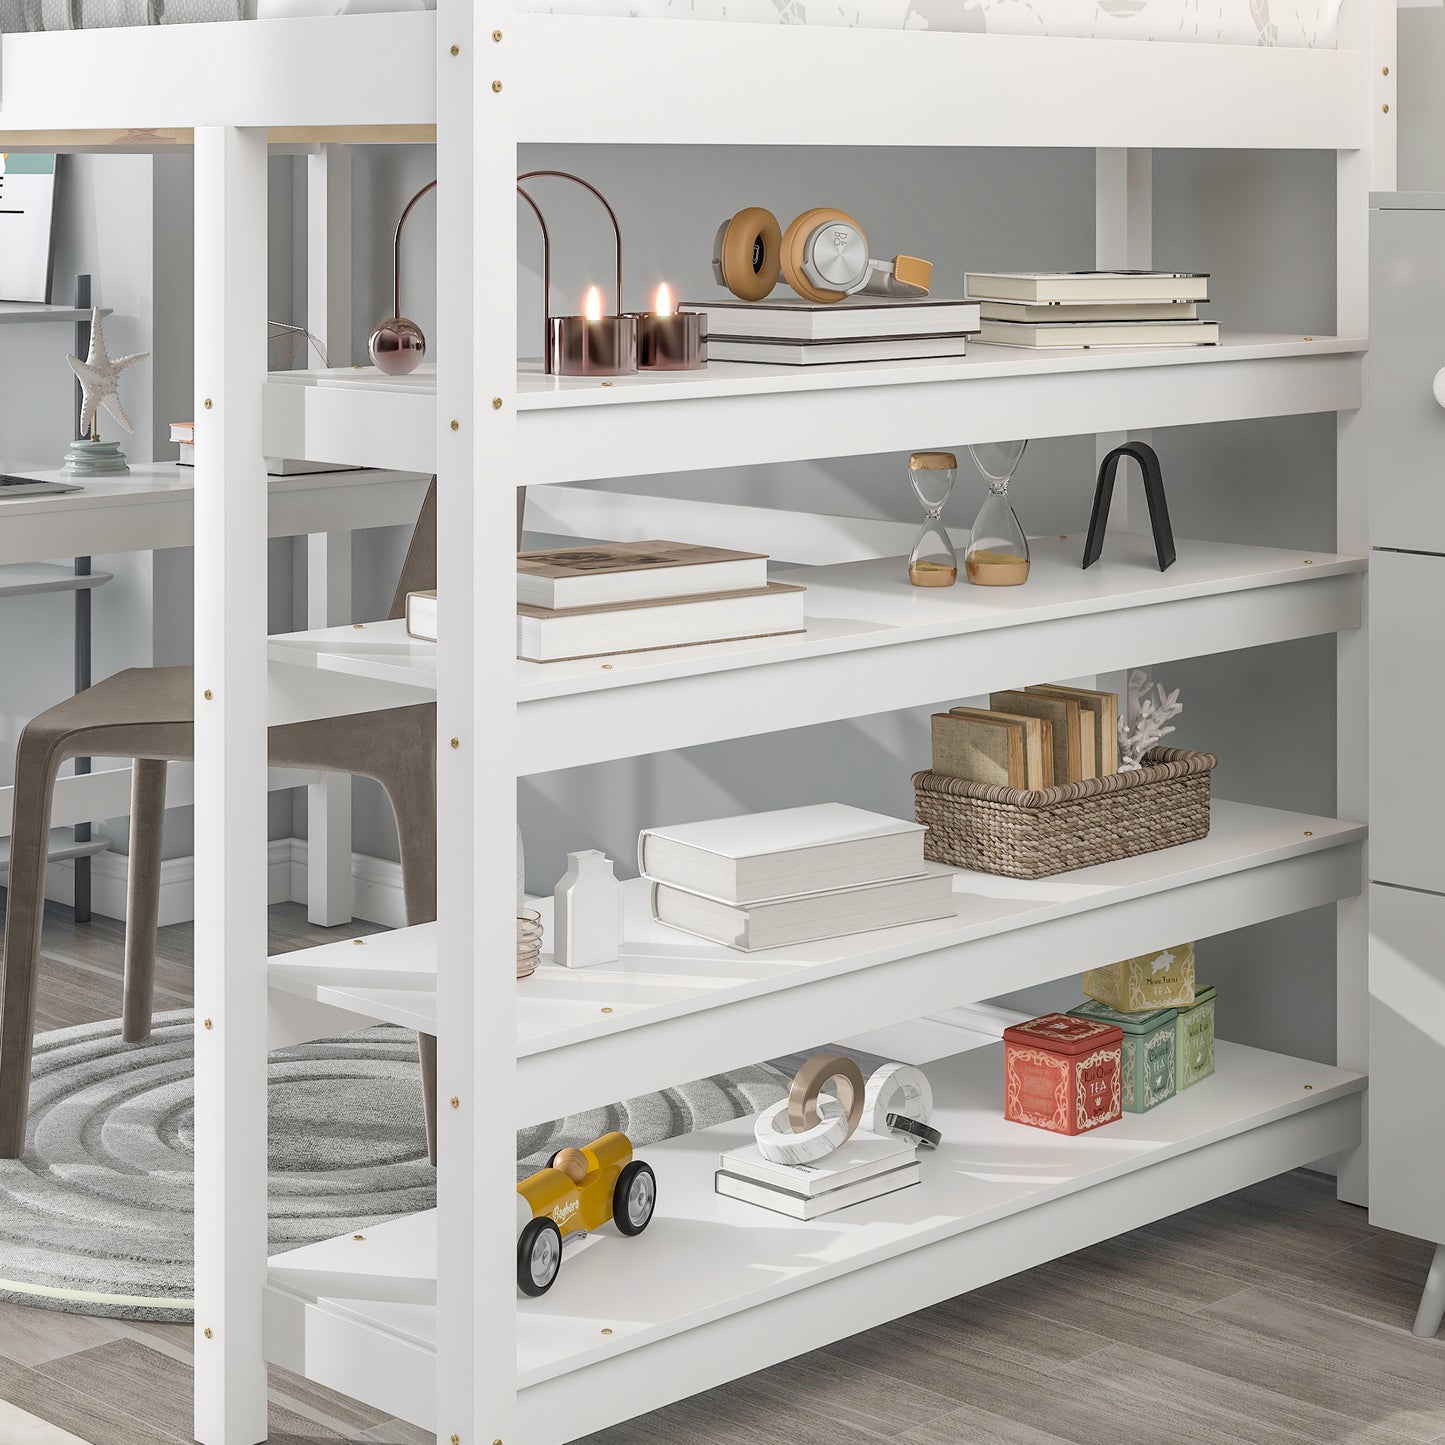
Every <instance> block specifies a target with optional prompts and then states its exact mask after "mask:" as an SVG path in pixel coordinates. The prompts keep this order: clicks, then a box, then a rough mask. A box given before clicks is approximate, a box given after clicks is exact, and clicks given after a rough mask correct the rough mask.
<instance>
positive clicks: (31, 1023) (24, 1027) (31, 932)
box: [0, 729, 62, 1159]
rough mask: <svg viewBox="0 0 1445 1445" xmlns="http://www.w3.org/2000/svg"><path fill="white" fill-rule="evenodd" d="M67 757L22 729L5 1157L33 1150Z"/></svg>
mask: <svg viewBox="0 0 1445 1445" xmlns="http://www.w3.org/2000/svg"><path fill="white" fill-rule="evenodd" d="M61 761H62V758H61V757H60V756H59V754H58V753H57V752H56V751H55V750H54V749H53V747H52V745H51V739H50V738H49V737H48V736H46V735H44V734H42V735H40V736H39V737H36V736H35V735H34V734H32V733H31V732H30V731H29V729H27V730H26V732H24V733H22V734H21V737H20V746H19V747H18V749H17V750H16V754H15V812H14V822H13V824H12V826H11V830H10V882H9V895H8V898H7V900H6V909H5V961H4V965H3V973H0V1158H5V1159H18V1158H19V1157H20V1156H21V1154H22V1153H24V1151H25V1121H26V1116H27V1114H28V1113H29V1109H30V1059H31V1053H32V1049H33V1046H34V1042H35V994H36V988H35V985H36V974H37V972H38V968H39V963H40V928H41V924H42V921H43V920H44V917H45V862H46V853H47V852H48V849H49V843H50V803H51V798H52V796H53V794H54V791H55V774H56V771H57V770H58V769H59V767H60V763H61Z"/></svg>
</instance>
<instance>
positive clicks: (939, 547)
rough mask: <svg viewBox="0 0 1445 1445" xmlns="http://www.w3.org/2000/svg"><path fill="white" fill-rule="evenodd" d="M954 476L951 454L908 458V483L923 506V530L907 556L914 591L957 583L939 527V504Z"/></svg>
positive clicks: (955, 563)
mask: <svg viewBox="0 0 1445 1445" xmlns="http://www.w3.org/2000/svg"><path fill="white" fill-rule="evenodd" d="M957 476H958V458H957V457H956V456H954V454H953V453H952V452H914V453H913V455H912V456H911V457H909V458H908V480H909V481H910V482H912V483H913V491H914V494H915V495H916V496H917V498H918V500H919V501H920V502H922V503H923V511H924V513H925V515H924V519H923V530H922V531H920V532H919V534H918V540H917V541H916V542H915V543H914V544H913V551H912V552H910V553H909V554H908V580H909V581H910V582H911V583H913V585H914V586H915V587H952V586H953V584H954V583H955V582H957V581H958V554H957V553H956V552H955V551H954V550H953V543H952V542H950V541H949V540H948V532H947V531H946V530H945V528H944V525H943V504H944V503H945V502H946V501H947V500H948V494H949V493H950V492H951V491H952V490H953V483H954V479H955V478H956V477H957Z"/></svg>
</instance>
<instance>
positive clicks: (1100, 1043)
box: [1003, 1014, 1124, 1134]
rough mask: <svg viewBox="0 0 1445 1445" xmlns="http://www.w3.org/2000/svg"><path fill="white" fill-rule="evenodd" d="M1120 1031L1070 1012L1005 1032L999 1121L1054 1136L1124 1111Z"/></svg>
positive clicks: (1075, 1131)
mask: <svg viewBox="0 0 1445 1445" xmlns="http://www.w3.org/2000/svg"><path fill="white" fill-rule="evenodd" d="M1123 1046H1124V1032H1123V1030H1122V1029H1121V1028H1120V1027H1119V1026H1118V1024H1110V1023H1104V1022H1103V1021H1102V1020H1100V1019H1088V1018H1079V1017H1076V1016H1075V1015H1072V1014H1044V1015H1043V1017H1042V1018H1036V1019H1030V1020H1029V1021H1028V1022H1027V1023H1022V1024H1015V1025H1014V1026H1013V1027H1012V1028H1009V1029H1005V1030H1004V1035H1003V1051H1004V1091H1003V1112H1004V1118H1006V1119H1011V1120H1013V1122H1014V1123H1016V1124H1032V1125H1033V1126H1034V1128H1036V1129H1051V1130H1052V1131H1053V1132H1054V1133H1056V1134H1085V1133H1087V1132H1088V1131H1089V1130H1090V1129H1097V1128H1098V1127H1099V1125H1101V1124H1112V1123H1113V1122H1114V1120H1115V1119H1117V1118H1119V1117H1120V1116H1121V1115H1122V1114H1123V1112H1124V1099H1123V1087H1122V1084H1123V1057H1122V1056H1123Z"/></svg>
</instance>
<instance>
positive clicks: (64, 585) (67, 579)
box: [0, 562, 111, 597]
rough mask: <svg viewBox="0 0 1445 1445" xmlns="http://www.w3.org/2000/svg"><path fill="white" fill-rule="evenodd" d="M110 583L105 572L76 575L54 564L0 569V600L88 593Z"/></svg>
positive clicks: (109, 577)
mask: <svg viewBox="0 0 1445 1445" xmlns="http://www.w3.org/2000/svg"><path fill="white" fill-rule="evenodd" d="M110 580H111V574H110V573H109V572H85V573H77V572H75V571H74V569H72V568H70V567H62V566H60V565H59V563H55V562H29V563H15V564H13V565H11V566H0V597H32V596H34V595H35V594H36V593H38V592H89V591H91V590H92V589H93V588H96V587H100V586H103V585H104V584H105V583H107V582H109V581H110Z"/></svg>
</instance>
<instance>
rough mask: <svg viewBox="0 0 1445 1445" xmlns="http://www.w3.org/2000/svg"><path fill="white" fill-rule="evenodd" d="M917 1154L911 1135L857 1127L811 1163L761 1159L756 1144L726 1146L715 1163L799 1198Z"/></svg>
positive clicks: (910, 1159) (875, 1172) (893, 1166)
mask: <svg viewBox="0 0 1445 1445" xmlns="http://www.w3.org/2000/svg"><path fill="white" fill-rule="evenodd" d="M917 1158H918V1146H917V1144H915V1143H914V1142H913V1141H912V1140H911V1139H900V1138H895V1137H894V1136H892V1135H889V1136H888V1137H887V1138H883V1137H881V1136H880V1135H877V1134H870V1133H868V1132H867V1131H866V1130H862V1129H860V1130H859V1131H858V1132H857V1133H856V1134H854V1135H853V1136H852V1137H851V1138H850V1139H849V1140H848V1141H847V1142H846V1143H844V1144H843V1145H842V1146H841V1147H840V1148H837V1149H835V1150H834V1151H833V1152H832V1153H831V1154H829V1155H827V1156H826V1157H825V1158H822V1159H819V1160H818V1161H817V1162H816V1163H815V1164H775V1163H773V1161H772V1160H771V1159H764V1158H763V1155H762V1151H761V1150H760V1149H759V1148H758V1146H757V1145H756V1144H747V1145H744V1146H743V1147H742V1148H739V1149H729V1150H728V1151H727V1152H726V1153H725V1154H722V1155H720V1156H719V1158H718V1165H719V1167H721V1168H722V1169H723V1170H725V1171H726V1172H727V1173H729V1174H732V1175H734V1176H736V1177H737V1178H740V1179H751V1180H754V1181H755V1182H756V1183H759V1184H767V1185H770V1186H772V1187H773V1188H774V1189H783V1190H786V1191H787V1192H788V1193H789V1194H796V1195H799V1196H800V1197H803V1198H809V1199H811V1198H814V1197H816V1196H817V1195H819V1194H827V1193H828V1192H829V1190H832V1189H841V1188H842V1187H843V1186H844V1185H845V1184H856V1183H857V1182H858V1181H859V1180H860V1179H872V1178H874V1177H876V1176H877V1175H879V1174H887V1173H888V1172H889V1171H890V1170H893V1169H898V1168H900V1167H901V1166H902V1165H905V1164H912V1163H914V1161H915V1160H916V1159H917Z"/></svg>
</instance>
